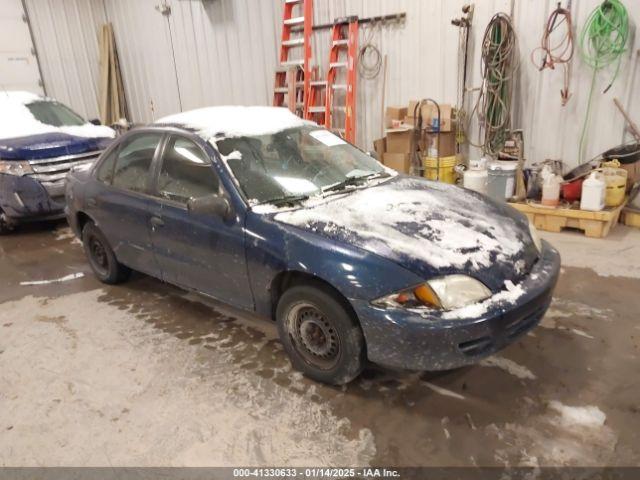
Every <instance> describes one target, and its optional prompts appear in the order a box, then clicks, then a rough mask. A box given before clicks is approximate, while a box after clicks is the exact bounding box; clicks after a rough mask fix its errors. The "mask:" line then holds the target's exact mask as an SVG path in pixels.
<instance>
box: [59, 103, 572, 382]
mask: <svg viewBox="0 0 640 480" xmlns="http://www.w3.org/2000/svg"><path fill="white" fill-rule="evenodd" d="M66 195H67V217H68V220H69V223H70V224H71V226H72V228H73V229H74V231H75V233H76V234H77V235H78V236H79V237H80V238H81V239H82V242H83V245H84V249H85V252H86V254H87V257H88V261H89V263H90V265H91V267H92V269H93V271H94V272H95V274H96V276H97V277H98V278H99V279H100V280H101V281H103V282H105V283H117V282H121V281H124V280H125V279H126V278H127V276H128V274H129V273H130V271H131V269H135V270H138V271H141V272H144V273H146V274H149V275H152V276H154V277H158V278H160V279H162V280H163V281H166V282H169V283H172V284H175V285H177V286H180V287H182V288H185V289H189V290H194V291H197V292H200V293H202V294H204V295H208V296H211V297H214V298H216V299H218V300H221V301H224V302H226V303H229V304H232V305H234V306H235V307H239V308H242V309H247V310H250V311H254V312H257V313H258V314H262V315H264V316H268V317H270V318H272V319H274V320H275V321H276V323H277V327H278V331H279V334H280V338H281V341H282V343H283V345H284V347H285V350H286V351H287V353H288V355H289V356H290V358H291V361H292V363H293V365H294V367H295V368H297V369H298V370H300V371H302V372H303V373H304V374H306V375H307V376H309V377H311V378H313V379H316V380H318V381H322V382H327V383H332V384H343V383H346V382H349V381H351V380H352V379H354V378H355V377H357V376H358V374H359V373H360V372H361V371H362V369H363V367H364V365H365V363H366V362H367V361H371V362H374V363H377V364H380V365H383V366H387V367H391V368H401V369H411V370H443V369H450V368H455V367H459V366H463V365H467V364H471V363H474V362H476V361H478V360H479V359H481V358H484V357H486V356H488V355H491V354H492V353H494V352H496V351H498V350H500V349H502V348H504V347H505V346H506V345H508V344H509V343H511V342H513V341H514V340H515V339H517V338H519V337H521V336H522V335H524V334H525V333H526V332H528V331H529V330H531V329H532V328H533V327H534V326H535V325H537V323H538V322H539V321H540V319H541V318H542V317H543V315H544V313H545V311H546V310H547V308H548V307H549V304H550V302H551V297H552V292H553V289H554V287H555V284H556V281H557V278H558V272H559V268H560V258H559V255H558V252H557V251H556V250H555V249H554V248H553V247H552V246H551V245H549V244H548V243H547V242H544V241H541V240H540V239H539V238H538V236H537V233H536V231H535V228H534V227H533V226H531V225H530V224H529V223H528V221H527V219H526V218H525V217H524V216H523V215H521V214H520V213H518V212H516V211H515V210H514V209H512V208H510V207H509V206H507V205H505V204H501V203H497V202H494V201H492V200H490V199H488V198H487V197H484V196H482V195H479V194H476V193H475V192H472V191H469V190H465V189H462V188H458V187H455V186H452V185H445V184H441V183H436V182H430V181H427V180H424V179H421V178H416V177H409V176H404V175H399V174H397V173H396V172H394V171H392V170H389V169H388V168H386V167H385V166H384V165H382V164H380V163H379V162H377V161H376V160H375V159H374V158H372V157H371V156H369V155H368V154H366V153H364V152H362V151H361V150H359V149H357V148H356V147H354V146H353V145H351V144H349V143H347V142H345V141H344V140H343V139H341V138H340V137H339V136H337V135H334V134H333V133H331V132H329V131H327V130H325V129H323V128H321V127H318V126H317V125H315V124H313V123H311V122H307V121H304V120H301V119H299V118H298V117H296V116H294V115H293V114H291V113H290V112H289V111H288V110H285V109H280V108H272V107H212V108H205V109H200V110H194V111H191V112H184V113H180V114H177V115H173V116H170V117H166V118H163V119H161V120H159V121H158V122H156V123H155V124H153V125H151V126H149V127H145V128H139V129H135V130H132V131H130V132H129V133H128V134H126V135H124V136H122V137H121V138H119V139H118V140H117V141H115V142H114V143H113V144H112V145H111V146H110V147H109V148H108V149H107V150H106V151H105V152H104V153H103V154H102V155H101V157H100V159H99V161H98V162H97V163H96V165H95V166H94V167H93V168H92V169H90V170H87V171H78V172H72V173H71V174H70V176H69V178H68V182H67V190H66Z"/></svg>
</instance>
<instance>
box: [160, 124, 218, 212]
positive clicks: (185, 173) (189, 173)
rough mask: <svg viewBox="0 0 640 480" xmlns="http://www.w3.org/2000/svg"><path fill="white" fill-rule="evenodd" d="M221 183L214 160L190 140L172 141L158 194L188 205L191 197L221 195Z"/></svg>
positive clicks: (165, 156) (175, 139) (177, 137)
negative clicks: (213, 163) (212, 161)
mask: <svg viewBox="0 0 640 480" xmlns="http://www.w3.org/2000/svg"><path fill="white" fill-rule="evenodd" d="M219 186H220V180H219V179H218V175H217V174H216V173H215V171H214V170H213V166H212V165H211V160H210V159H209V158H208V156H207V155H206V154H205V153H204V152H203V151H202V149H201V148H200V147H199V146H198V145H196V144H195V143H194V142H192V141H191V140H189V139H187V138H184V137H180V136H176V135H174V136H172V137H171V138H169V141H168V143H167V147H166V149H165V153H164V156H163V158H162V167H161V168H160V174H159V176H158V194H159V195H160V197H162V198H166V199H168V200H172V201H174V202H178V203H182V204H185V205H186V203H187V202H188V201H189V199H190V198H199V197H204V196H206V195H211V194H215V193H218V189H219Z"/></svg>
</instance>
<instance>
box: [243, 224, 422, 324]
mask: <svg viewBox="0 0 640 480" xmlns="http://www.w3.org/2000/svg"><path fill="white" fill-rule="evenodd" d="M245 233H246V252H247V253H246V255H247V269H248V275H249V281H250V283H251V288H252V291H253V296H254V300H255V304H256V311H257V312H258V313H261V314H264V315H270V314H271V312H272V307H273V305H272V296H271V286H272V283H273V280H274V279H275V278H276V276H277V275H278V274H279V273H281V272H284V271H296V272H302V273H305V274H308V275H313V276H315V277H318V278H320V279H321V280H323V281H325V282H327V283H329V284H330V285H332V286H333V287H334V288H336V289H337V290H338V291H339V292H340V293H341V294H342V295H343V296H344V297H346V298H347V299H348V300H349V301H353V300H358V301H371V300H373V299H376V298H379V297H381V296H383V295H386V294H388V293H391V292H394V291H397V290H401V289H403V288H406V287H407V286H411V285H416V284H418V283H420V282H421V281H422V280H423V279H421V278H420V277H418V276H417V275H415V274H414V273H411V272H410V271H408V270H406V269H404V268H402V267H400V266H399V265H397V264H396V263H394V262H392V261H390V260H387V259H385V258H382V257H380V256H378V255H375V254H373V253H370V252H367V251H365V250H362V249H359V248H357V247H354V246H351V245H348V244H344V243H338V242H335V241H333V240H329V239H327V238H325V237H321V236H319V235H316V234H314V233H311V232H307V231H304V230H301V229H298V228H296V227H293V226H289V225H284V224H281V223H279V222H276V221H274V220H273V219H272V218H270V217H269V216H268V215H259V214H256V213H253V212H249V213H248V215H247V221H246V232H245Z"/></svg>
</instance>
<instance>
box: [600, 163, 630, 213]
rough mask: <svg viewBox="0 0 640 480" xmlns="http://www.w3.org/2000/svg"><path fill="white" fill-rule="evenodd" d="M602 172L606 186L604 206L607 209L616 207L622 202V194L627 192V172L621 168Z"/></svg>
mask: <svg viewBox="0 0 640 480" xmlns="http://www.w3.org/2000/svg"><path fill="white" fill-rule="evenodd" d="M602 172H603V173H604V181H605V182H606V184H607V193H606V195H605V197H604V204H605V205H606V206H607V207H617V206H618V205H621V204H622V202H624V194H625V192H626V190H627V171H626V170H624V169H623V168H603V169H602Z"/></svg>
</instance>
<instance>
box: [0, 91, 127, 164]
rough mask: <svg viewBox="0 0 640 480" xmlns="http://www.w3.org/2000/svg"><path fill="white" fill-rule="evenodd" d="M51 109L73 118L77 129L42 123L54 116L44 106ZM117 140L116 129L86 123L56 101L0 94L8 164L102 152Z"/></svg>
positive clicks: (1, 153) (1, 145)
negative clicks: (36, 106) (58, 110)
mask: <svg viewBox="0 0 640 480" xmlns="http://www.w3.org/2000/svg"><path fill="white" fill-rule="evenodd" d="M33 105H40V106H41V107H40V108H39V109H38V110H35V109H33V108H30V106H33ZM49 105H51V106H54V107H55V108H59V109H60V110H62V111H63V113H64V114H66V115H69V118H70V119H72V120H73V122H72V123H73V125H61V126H56V125H53V124H50V123H45V122H43V121H40V120H45V118H47V116H48V115H51V112H46V111H42V110H43V108H42V106H45V107H46V106H49ZM36 111H37V112H38V114H39V115H41V119H40V120H39V119H38V118H36V116H35V115H36V114H34V112H36ZM55 120H61V119H59V118H56V119H55ZM60 123H63V122H62V121H61V122H60ZM114 137H115V131H114V130H113V129H111V128H109V127H105V126H101V125H93V124H91V123H89V122H86V121H84V120H83V119H81V118H80V117H78V116H77V114H75V113H73V112H72V111H71V110H69V109H68V108H67V107H65V106H64V105H62V104H59V103H57V102H55V101H54V100H52V99H49V98H45V97H41V96H39V95H35V94H32V93H29V92H18V91H4V92H0V158H2V159H4V160H31V159H38V158H49V157H57V156H63V155H74V154H78V153H84V152H87V151H94V150H102V149H104V148H105V146H106V145H107V144H108V143H109V142H110V141H111V140H113V138H114Z"/></svg>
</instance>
